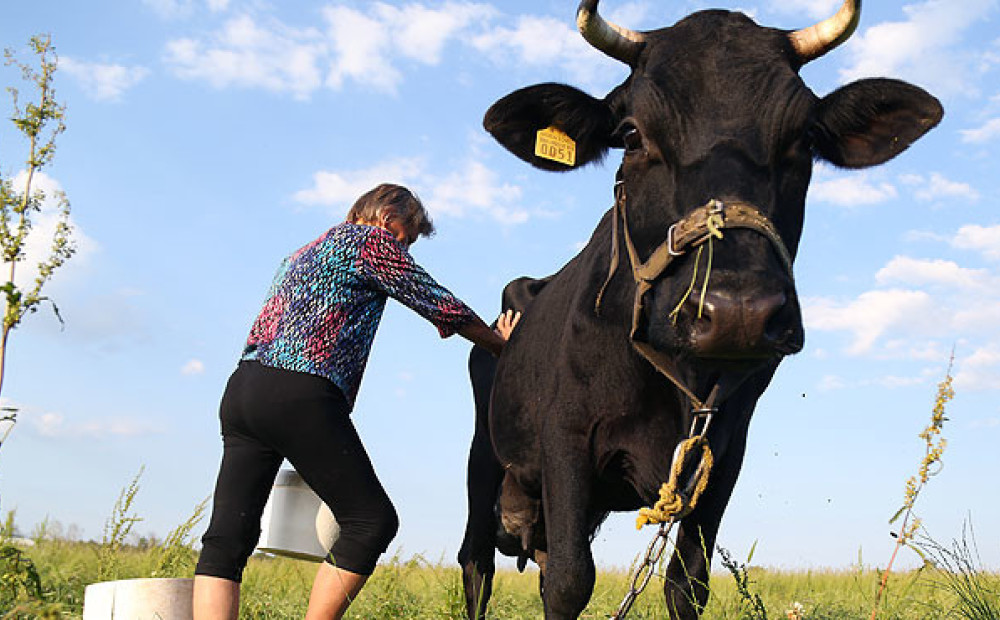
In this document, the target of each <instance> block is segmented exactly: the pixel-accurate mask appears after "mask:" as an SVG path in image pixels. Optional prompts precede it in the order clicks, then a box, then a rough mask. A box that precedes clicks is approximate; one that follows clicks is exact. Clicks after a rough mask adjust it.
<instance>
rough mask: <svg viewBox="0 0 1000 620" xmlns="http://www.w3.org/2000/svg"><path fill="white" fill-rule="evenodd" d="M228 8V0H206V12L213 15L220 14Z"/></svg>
mask: <svg viewBox="0 0 1000 620" xmlns="http://www.w3.org/2000/svg"><path fill="white" fill-rule="evenodd" d="M228 8H229V0H208V10H209V11H211V12H213V13H221V12H222V11H225V10H226V9H228Z"/></svg>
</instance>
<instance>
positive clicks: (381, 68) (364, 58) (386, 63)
mask: <svg viewBox="0 0 1000 620" xmlns="http://www.w3.org/2000/svg"><path fill="white" fill-rule="evenodd" d="M323 17H324V18H325V19H326V22H327V28H328V36H329V38H330V41H331V44H332V46H333V51H334V58H333V60H332V66H331V67H330V71H329V73H328V75H327V78H326V84H327V85H328V86H330V87H331V88H334V89H339V88H340V87H341V86H343V83H344V80H345V78H351V79H353V80H355V81H357V82H359V83H362V84H367V85H369V86H372V87H374V88H376V89H378V90H383V91H393V90H394V89H395V87H396V84H397V83H398V82H399V81H400V80H401V79H402V74H401V73H400V71H399V70H398V69H396V68H395V67H394V66H393V65H392V62H391V61H390V58H389V54H390V45H389V44H390V33H389V29H388V27H387V26H386V24H384V23H383V22H380V21H378V20H377V19H374V18H372V17H368V16H367V15H365V14H364V13H362V12H360V11H356V10H354V9H351V8H348V7H344V6H334V7H327V8H325V9H323Z"/></svg>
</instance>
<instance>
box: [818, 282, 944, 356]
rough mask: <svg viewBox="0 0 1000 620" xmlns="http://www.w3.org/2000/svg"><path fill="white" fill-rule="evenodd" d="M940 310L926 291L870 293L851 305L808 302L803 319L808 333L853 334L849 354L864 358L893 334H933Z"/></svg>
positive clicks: (831, 302)
mask: <svg viewBox="0 0 1000 620" xmlns="http://www.w3.org/2000/svg"><path fill="white" fill-rule="evenodd" d="M936 309H937V307H936V305H935V303H934V300H933V298H932V297H931V296H930V295H929V294H928V293H926V292H924V291H913V290H903V289H890V290H884V291H883V290H877V291H868V292H865V293H862V294H861V295H859V296H858V297H857V299H855V300H853V301H850V302H847V303H840V302H836V301H834V300H831V299H826V298H814V299H808V300H805V303H804V305H803V316H804V319H805V323H806V326H807V329H810V330H817V331H846V332H850V333H851V334H852V336H853V341H852V342H851V344H850V345H849V346H848V347H847V352H848V353H849V354H851V355H861V354H866V353H870V352H871V351H872V350H873V348H874V347H875V345H876V341H878V339H879V338H881V337H882V336H884V335H885V334H886V333H888V332H889V331H890V330H900V329H903V330H917V331H920V330H921V329H928V330H930V329H931V328H932V327H933V325H934V316H935V310H936Z"/></svg>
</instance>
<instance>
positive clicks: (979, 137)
mask: <svg viewBox="0 0 1000 620" xmlns="http://www.w3.org/2000/svg"><path fill="white" fill-rule="evenodd" d="M961 134H962V142H965V143H966V144H983V143H985V142H990V141H992V140H997V139H1000V117H997V118H991V119H989V120H988V121H986V122H985V123H983V125H982V126H980V127H977V128H975V129H963V130H962V131H961Z"/></svg>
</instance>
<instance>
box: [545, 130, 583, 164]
mask: <svg viewBox="0 0 1000 620" xmlns="http://www.w3.org/2000/svg"><path fill="white" fill-rule="evenodd" d="M535 155H537V156H538V157H544V158H545V159H551V160H552V161H557V162H559V163H561V164H566V165H567V166H572V165H574V164H576V142H574V141H573V138H570V137H569V136H567V135H566V134H565V133H563V132H562V131H560V130H558V129H556V128H555V127H546V128H545V129H539V130H538V133H537V134H535Z"/></svg>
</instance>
